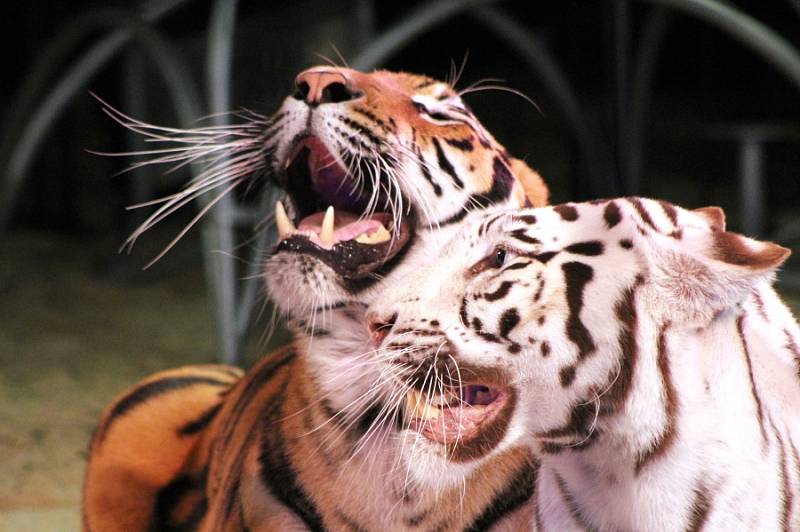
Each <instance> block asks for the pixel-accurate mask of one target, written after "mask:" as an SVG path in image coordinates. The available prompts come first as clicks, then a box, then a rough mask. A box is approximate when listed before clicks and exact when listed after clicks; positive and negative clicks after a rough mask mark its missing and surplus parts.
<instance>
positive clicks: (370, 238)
mask: <svg viewBox="0 0 800 532" xmlns="http://www.w3.org/2000/svg"><path fill="white" fill-rule="evenodd" d="M391 238H392V235H390V234H389V231H387V230H386V228H385V227H384V226H380V227H379V228H378V229H377V230H376V231H375V232H374V233H372V234H369V235H368V234H367V233H364V234H362V235H359V236H358V237H357V238H356V242H358V243H360V244H381V243H383V242H386V241H388V240H389V239H391Z"/></svg>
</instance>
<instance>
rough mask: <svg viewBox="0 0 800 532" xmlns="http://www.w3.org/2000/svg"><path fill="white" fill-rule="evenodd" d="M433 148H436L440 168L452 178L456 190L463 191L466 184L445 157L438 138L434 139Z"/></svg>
mask: <svg viewBox="0 0 800 532" xmlns="http://www.w3.org/2000/svg"><path fill="white" fill-rule="evenodd" d="M433 147H434V148H436V159H437V161H438V163H439V168H441V169H442V171H443V172H444V173H446V174H447V175H449V176H450V178H451V179H452V180H453V184H455V186H456V188H459V189H462V190H463V189H464V182H463V181H462V180H461V178H460V177H458V174H457V173H456V169H455V168H453V164H452V163H451V162H450V160H449V159H448V158H447V156H446V155H445V153H444V150H443V149H442V145H441V144H440V143H439V139H437V138H436V137H433Z"/></svg>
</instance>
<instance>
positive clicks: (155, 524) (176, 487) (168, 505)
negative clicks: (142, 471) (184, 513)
mask: <svg viewBox="0 0 800 532" xmlns="http://www.w3.org/2000/svg"><path fill="white" fill-rule="evenodd" d="M204 492H205V473H203V474H201V475H200V476H198V477H194V476H191V475H180V476H178V477H176V478H174V479H173V480H172V481H170V482H169V483H168V484H167V485H166V486H164V487H163V488H161V489H160V490H158V492H157V493H156V497H155V505H154V507H153V518H152V521H151V523H150V527H149V528H150V530H151V531H152V532H173V531H175V532H178V531H180V530H194V529H195V528H196V527H197V525H198V524H199V523H200V520H201V519H202V518H203V516H205V514H206V511H207V510H208V499H206V496H205V493H204ZM191 494H195V495H199V496H200V501H199V502H198V503H197V505H195V507H194V508H193V509H192V511H191V513H190V514H189V516H188V518H187V519H186V521H185V522H181V523H178V522H175V520H174V516H173V515H172V512H173V510H174V509H175V508H176V507H177V506H178V505H179V504H180V503H181V501H183V500H184V499H185V498H186V497H187V496H189V495H191Z"/></svg>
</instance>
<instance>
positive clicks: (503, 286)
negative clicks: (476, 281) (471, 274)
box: [483, 281, 514, 301]
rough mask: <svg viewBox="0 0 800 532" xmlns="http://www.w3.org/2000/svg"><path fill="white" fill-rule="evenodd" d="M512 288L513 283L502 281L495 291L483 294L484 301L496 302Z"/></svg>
mask: <svg viewBox="0 0 800 532" xmlns="http://www.w3.org/2000/svg"><path fill="white" fill-rule="evenodd" d="M512 286H514V283H513V281H503V282H502V283H500V286H499V287H498V288H497V290H495V291H494V292H489V293H487V294H483V297H484V299H486V301H497V300H498V299H502V298H504V297H506V296H507V295H508V292H509V291H510V290H511V287H512Z"/></svg>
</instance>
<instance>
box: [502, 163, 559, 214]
mask: <svg viewBox="0 0 800 532" xmlns="http://www.w3.org/2000/svg"><path fill="white" fill-rule="evenodd" d="M509 166H510V168H511V173H512V174H514V177H515V178H516V179H517V183H518V185H519V186H517V187H515V188H516V190H514V193H515V194H516V195H517V200H518V201H519V205H520V207H530V206H533V207H544V206H545V205H547V202H548V201H549V199H550V191H549V190H548V189H547V185H545V183H544V180H543V179H542V176H540V175H539V172H537V171H536V170H534V169H532V168H531V167H530V166H528V165H527V164H525V163H524V162H523V161H521V160H519V159H515V158H513V157H512V158H511V160H510V161H509Z"/></svg>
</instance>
